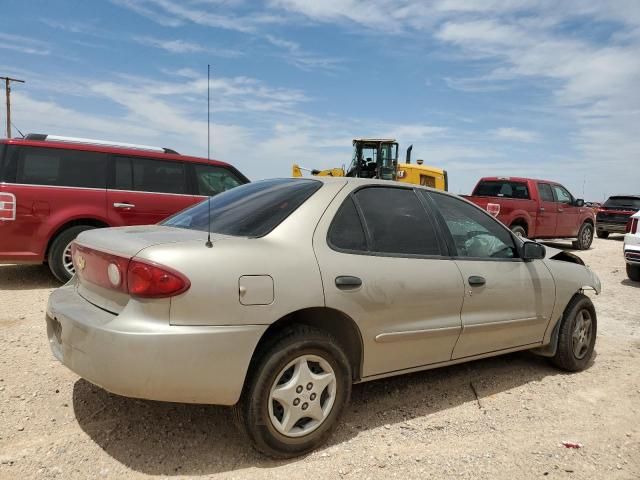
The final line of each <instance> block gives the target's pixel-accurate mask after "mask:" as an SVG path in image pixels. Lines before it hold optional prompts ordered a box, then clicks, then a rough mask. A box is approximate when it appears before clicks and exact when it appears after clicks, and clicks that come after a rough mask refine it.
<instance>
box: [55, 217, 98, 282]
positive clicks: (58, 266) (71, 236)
mask: <svg viewBox="0 0 640 480" xmlns="http://www.w3.org/2000/svg"><path fill="white" fill-rule="evenodd" d="M94 228H96V227H93V226H91V225H75V226H73V227H69V228H67V229H66V230H63V231H62V232H60V233H59V234H58V235H57V236H56V238H55V239H54V240H53V243H51V247H50V248H49V255H48V256H47V261H48V262H49V270H51V273H53V276H54V277H56V278H57V279H58V280H60V281H61V282H62V283H67V282H68V281H69V280H71V277H73V274H74V269H73V264H72V263H71V255H70V251H69V247H70V244H71V242H73V241H74V240H75V239H76V237H77V236H78V235H80V233H82V232H84V231H85V230H91V229H94Z"/></svg>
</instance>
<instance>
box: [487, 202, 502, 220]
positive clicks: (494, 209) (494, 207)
mask: <svg viewBox="0 0 640 480" xmlns="http://www.w3.org/2000/svg"><path fill="white" fill-rule="evenodd" d="M487 212H489V213H490V214H491V215H493V216H494V217H497V216H498V214H499V213H500V204H499V203H487Z"/></svg>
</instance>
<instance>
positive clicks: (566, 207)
mask: <svg viewBox="0 0 640 480" xmlns="http://www.w3.org/2000/svg"><path fill="white" fill-rule="evenodd" d="M551 189H552V190H553V196H554V199H555V202H556V209H557V212H558V221H557V226H556V236H557V237H574V236H576V235H577V234H578V229H579V228H580V207H576V206H575V200H574V198H573V195H571V194H570V193H569V191H568V190H567V189H566V188H564V187H563V186H562V185H558V184H555V183H554V184H552V185H551Z"/></svg>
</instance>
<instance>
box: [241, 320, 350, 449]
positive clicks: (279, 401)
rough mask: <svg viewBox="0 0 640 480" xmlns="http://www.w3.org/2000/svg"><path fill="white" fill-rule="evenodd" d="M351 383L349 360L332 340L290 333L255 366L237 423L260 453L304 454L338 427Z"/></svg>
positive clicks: (314, 333) (313, 332) (303, 330)
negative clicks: (288, 419)
mask: <svg viewBox="0 0 640 480" xmlns="http://www.w3.org/2000/svg"><path fill="white" fill-rule="evenodd" d="M305 372H306V373H305ZM308 372H311V374H310V375H309V373H308ZM351 378H352V377H351V366H350V364H349V361H348V359H347V356H346V355H345V353H344V351H343V349H342V348H340V346H339V343H338V341H337V340H336V339H335V338H333V337H332V336H331V335H329V334H328V333H326V332H324V331H322V330H318V329H315V328H311V327H306V326H300V327H296V328H292V329H288V330H285V332H283V335H282V336H280V337H279V338H277V339H274V340H273V341H271V342H269V343H268V344H267V345H265V346H264V347H263V348H261V351H260V352H258V353H257V354H256V357H255V358H254V359H253V361H252V362H251V367H250V371H249V373H248V374H247V379H246V381H245V388H244V390H243V394H242V398H241V399H240V401H239V402H238V403H237V404H236V406H235V407H234V413H235V417H236V422H237V424H238V426H239V427H240V429H241V430H242V431H243V432H244V433H245V434H246V435H247V437H248V438H249V440H250V441H251V444H252V445H253V447H254V448H255V449H256V450H258V451H259V452H261V453H264V454H266V455H269V456H271V457H274V458H291V457H295V456H298V455H302V454H304V453H307V452H309V451H311V450H313V449H315V448H316V447H318V446H319V445H321V444H323V443H324V442H325V441H326V439H327V438H328V437H329V435H330V434H331V432H332V431H333V429H334V428H335V426H336V424H337V421H338V419H339V418H340V415H341V414H342V411H343V410H344V407H345V406H346V404H347V403H348V401H349V397H350V395H351V383H352V380H351ZM298 382H301V383H300V385H297V383H298ZM327 382H329V383H327ZM289 397H290V398H289ZM307 415H309V416H307ZM311 415H313V417H311ZM289 416H290V418H291V421H287V418H289ZM314 417H315V418H316V419H318V420H316V419H314ZM296 419H297V420H296Z"/></svg>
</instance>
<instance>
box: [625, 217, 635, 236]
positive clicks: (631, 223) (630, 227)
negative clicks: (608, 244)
mask: <svg viewBox="0 0 640 480" xmlns="http://www.w3.org/2000/svg"><path fill="white" fill-rule="evenodd" d="M637 231H638V219H637V218H630V219H629V221H628V222H627V228H626V232H627V233H636V232H637Z"/></svg>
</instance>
